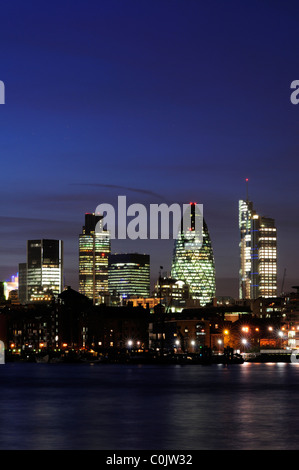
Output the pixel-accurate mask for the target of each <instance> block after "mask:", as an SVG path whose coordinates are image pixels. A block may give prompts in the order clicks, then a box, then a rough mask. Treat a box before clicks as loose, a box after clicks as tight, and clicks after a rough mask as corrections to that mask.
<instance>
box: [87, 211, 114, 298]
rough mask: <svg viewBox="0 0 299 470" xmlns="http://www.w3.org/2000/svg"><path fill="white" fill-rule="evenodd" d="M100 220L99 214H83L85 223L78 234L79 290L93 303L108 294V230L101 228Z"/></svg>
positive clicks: (109, 248) (101, 217)
mask: <svg viewBox="0 0 299 470" xmlns="http://www.w3.org/2000/svg"><path fill="white" fill-rule="evenodd" d="M102 220H103V216H101V215H96V214H93V213H89V214H85V225H84V226H83V228H82V233H81V234H80V235H79V292H80V294H83V295H86V296H87V297H88V298H89V299H91V300H92V301H93V303H94V304H95V305H97V304H99V303H101V302H102V299H103V298H104V297H105V296H107V295H108V294H109V291H108V256H109V254H110V251H111V242H110V236H109V232H108V231H105V230H102V225H101V224H102ZM98 224H99V225H98Z"/></svg>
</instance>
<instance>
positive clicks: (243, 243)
mask: <svg viewBox="0 0 299 470" xmlns="http://www.w3.org/2000/svg"><path fill="white" fill-rule="evenodd" d="M239 230H240V276H239V280H240V281H239V297H240V299H257V298H259V297H264V298H271V297H276V296H277V230H276V227H275V221H274V219H272V218H267V217H261V216H259V215H258V214H257V213H256V212H255V211H254V210H253V206H252V202H249V201H244V200H240V201H239Z"/></svg>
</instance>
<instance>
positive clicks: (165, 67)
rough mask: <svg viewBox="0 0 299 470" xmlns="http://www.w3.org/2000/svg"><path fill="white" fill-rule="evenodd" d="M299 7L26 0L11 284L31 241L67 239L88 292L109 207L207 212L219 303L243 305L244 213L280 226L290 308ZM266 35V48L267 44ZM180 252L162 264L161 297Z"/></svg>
mask: <svg viewBox="0 0 299 470" xmlns="http://www.w3.org/2000/svg"><path fill="white" fill-rule="evenodd" d="M295 5H296V4H295V3H293V2H290V3H288V6H286V4H285V2H280V1H277V2H265V3H264V4H260V2H257V1H253V2H250V4H242V5H240V3H239V2H237V1H231V2H229V4H226V5H223V4H222V3H221V2H217V4H215V5H210V4H209V5H207V4H202V3H201V2H192V1H191V2H188V6H186V2H180V1H174V2H172V3H171V7H170V4H169V2H168V1H164V0H162V1H161V2H159V4H153V2H151V1H145V2H142V4H141V3H140V2H136V1H133V0H132V1H130V2H127V3H126V4H124V3H123V2H120V1H114V0H112V1H111V2H109V4H104V3H99V2H94V1H91V0H89V1H86V2H80V1H79V2H77V3H76V5H74V4H73V3H72V2H69V1H65V2H58V1H53V2H51V6H49V5H43V6H41V5H40V3H39V2H36V1H32V2H29V3H28V2H27V3H26V4H24V2H21V1H19V0H12V1H10V2H9V4H5V6H3V7H2V10H1V16H2V18H3V25H2V29H1V32H0V38H1V44H2V48H1V52H0V57H1V73H0V79H1V80H2V81H3V82H4V84H5V104H4V105H1V106H0V120H1V121H0V122H1V127H0V132H1V142H2V150H1V156H2V174H3V175H4V178H3V184H2V186H1V201H2V205H1V214H0V215H1V231H0V242H1V243H0V246H1V251H0V253H1V263H0V278H1V279H2V280H5V279H8V278H10V277H11V275H13V274H15V273H16V272H17V270H18V264H19V263H20V262H21V261H22V259H24V257H25V251H26V247H25V246H26V241H27V240H30V239H42V238H50V239H51V238H57V239H61V240H64V247H65V255H64V260H65V283H66V284H67V285H71V286H72V287H73V288H74V289H78V276H77V272H78V245H77V241H78V237H77V235H78V234H79V233H80V231H81V227H82V220H81V219H82V214H84V213H85V212H93V211H94V210H95V209H96V207H97V206H98V204H101V203H111V204H114V205H115V202H116V199H117V196H119V195H126V196H127V198H128V200H129V202H130V203H135V202H137V203H141V204H145V205H147V204H150V203H152V202H155V203H162V202H166V203H168V204H170V203H173V202H175V203H185V202H189V201H197V202H198V203H201V204H203V207H204V215H205V219H206V221H207V225H208V227H209V233H210V237H211V242H212V246H213V250H214V256H215V268H216V287H217V294H219V295H231V296H233V297H237V296H238V277H239V246H238V244H239V230H238V216H237V211H238V201H239V200H240V199H242V198H243V199H245V195H246V185H245V179H246V178H249V196H250V199H251V200H252V201H254V204H255V205H256V206H257V207H258V208H259V211H260V213H262V214H263V215H265V217H273V218H274V219H275V222H276V225H277V231H278V234H279V239H278V294H279V291H280V288H281V284H282V278H283V275H284V272H285V270H286V277H285V289H286V290H291V287H292V285H297V284H298V279H297V266H298V263H299V253H298V250H297V249H296V238H297V232H298V229H299V221H298V218H297V212H298V204H299V202H298V200H299V198H298V187H297V180H296V175H297V172H298V158H297V153H298V148H299V140H298V127H299V121H298V112H299V108H298V106H296V105H294V104H292V102H291V100H290V96H291V93H292V90H291V88H290V85H291V83H292V82H293V81H294V80H296V79H298V66H297V62H296V57H297V48H298V46H297V41H296V39H297V38H296V32H297V25H296V18H295V17H294V11H295V10H294V8H295ZM253 31H254V34H253ZM172 242H173V241H172V240H169V241H164V240H162V241H159V240H156V241H152V242H151V243H150V246H149V245H148V244H145V242H143V241H138V242H136V243H135V244H134V249H133V248H132V243H131V242H130V241H124V242H120V241H115V243H113V245H114V247H113V251H115V252H131V251H137V252H141V253H144V252H146V253H149V254H150V255H151V276H152V284H153V283H154V282H155V281H156V279H157V277H158V275H159V267H160V266H161V265H162V266H163V267H164V270H165V271H168V272H170V271H171V258H172V251H173V243H172Z"/></svg>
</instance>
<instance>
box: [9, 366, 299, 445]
mask: <svg viewBox="0 0 299 470" xmlns="http://www.w3.org/2000/svg"><path fill="white" fill-rule="evenodd" d="M0 391H1V401H0V420H1V421H0V423H1V426H0V449H105V450H109V449H118V450H122V449H127V450H130V449H134V450H138V449H144V450H147V449H149V450H167V449H173V450H186V449H189V450H197V449H207V450H210V449H298V448H299V419H298V418H299V393H298V392H299V365H298V364H282V363H281V364H250V363H245V364H242V365H232V366H228V367H227V366H223V365H218V366H217V365H215V366H191V365H190V366H189V365H188V366H127V365H124V366H122V365H93V366H92V365H86V364H82V365H81V364H78V365H76V364H16V363H15V364H13V363H11V364H5V365H1V366H0Z"/></svg>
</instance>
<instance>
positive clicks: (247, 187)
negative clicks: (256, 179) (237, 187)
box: [245, 178, 249, 202]
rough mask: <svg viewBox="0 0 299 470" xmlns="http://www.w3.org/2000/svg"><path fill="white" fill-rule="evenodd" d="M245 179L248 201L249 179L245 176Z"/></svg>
mask: <svg viewBox="0 0 299 470" xmlns="http://www.w3.org/2000/svg"><path fill="white" fill-rule="evenodd" d="M245 181H246V201H247V202H248V181H249V179H248V178H246V180H245Z"/></svg>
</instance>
